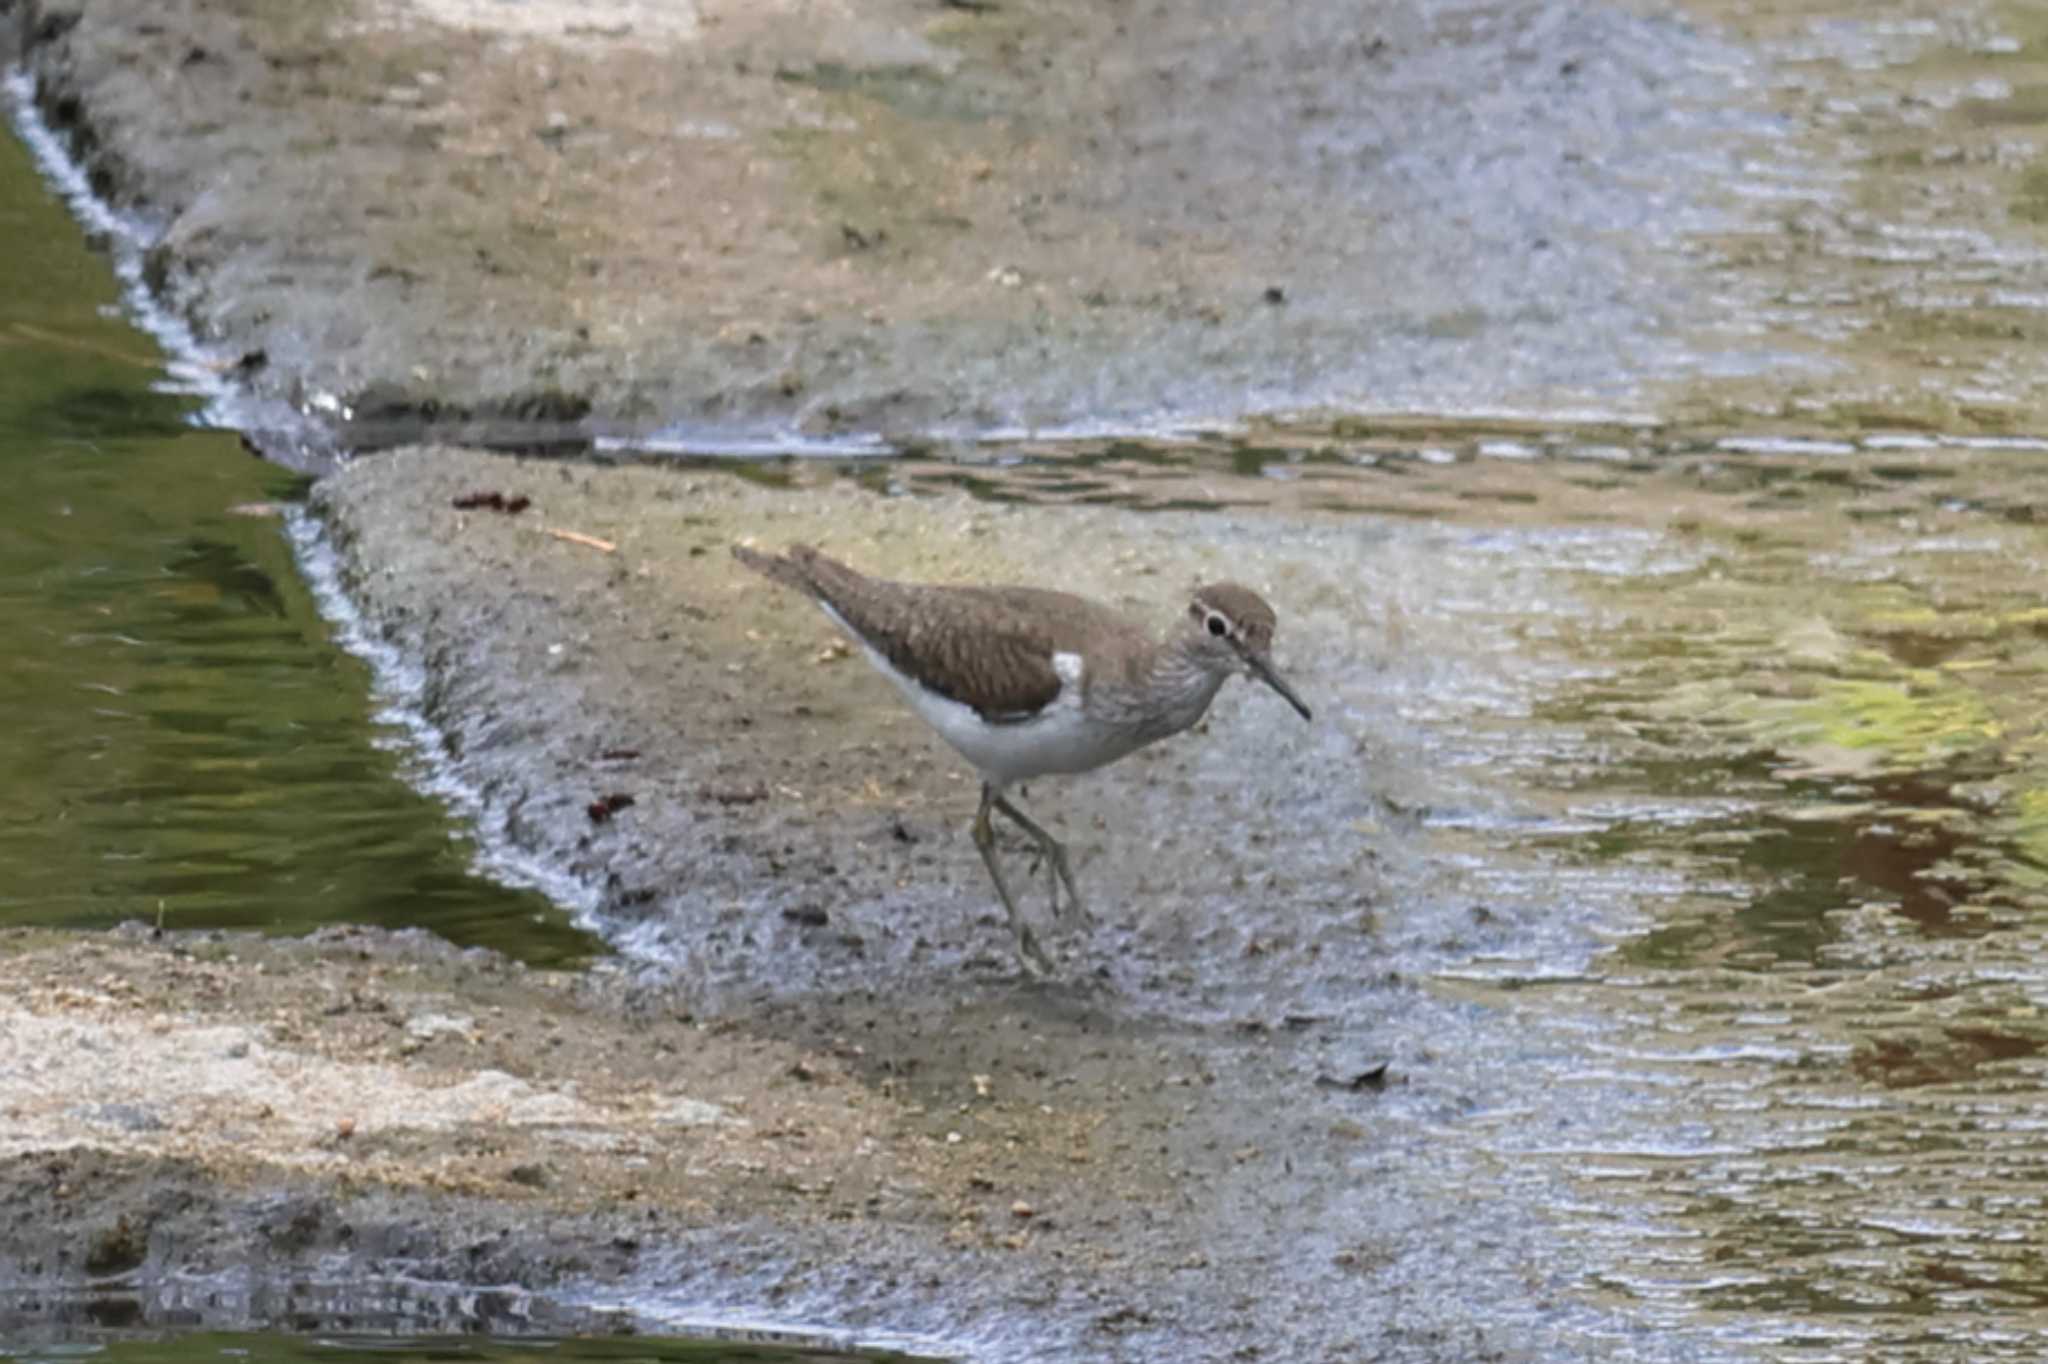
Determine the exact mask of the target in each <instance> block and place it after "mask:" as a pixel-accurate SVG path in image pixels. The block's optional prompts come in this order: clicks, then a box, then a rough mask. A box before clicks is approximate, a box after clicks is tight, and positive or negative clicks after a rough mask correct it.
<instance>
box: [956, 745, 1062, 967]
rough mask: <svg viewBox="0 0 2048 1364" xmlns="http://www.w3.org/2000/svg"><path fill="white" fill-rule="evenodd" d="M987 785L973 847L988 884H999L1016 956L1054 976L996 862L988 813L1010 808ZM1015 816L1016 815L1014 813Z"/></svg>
mask: <svg viewBox="0 0 2048 1364" xmlns="http://www.w3.org/2000/svg"><path fill="white" fill-rule="evenodd" d="M1007 804H1008V802H1006V801H1005V800H1004V799H1003V798H1002V797H1001V796H999V795H997V794H996V790H995V788H994V787H993V786H990V785H989V784H988V783H987V782H983V783H982V784H981V808H980V809H979V810H977V811H975V812H974V846H975V847H976V848H978V849H980V851H981V860H982V864H983V865H984V866H986V867H987V868H988V877H989V880H991V881H993V882H995V883H996V894H997V895H998V896H999V897H1001V899H1002V902H1003V909H1004V910H1005V911H1006V912H1007V913H1008V914H1009V916H1010V929H1011V931H1012V932H1014V933H1015V934H1016V935H1017V954H1018V956H1020V957H1022V958H1024V959H1025V960H1026V961H1027V962H1028V963H1030V964H1031V965H1034V966H1036V967H1037V968H1038V969H1039V970H1040V971H1043V972H1045V973H1047V974H1050V973H1051V972H1052V962H1051V960H1050V959H1048V958H1047V957H1046V955H1045V949H1044V948H1042V947H1040V946H1039V945H1038V938H1037V936H1036V935H1035V934H1033V933H1032V931H1031V925H1030V924H1027V923H1025V922H1024V918H1023V916H1022V915H1020V914H1018V913H1017V902H1016V901H1015V900H1013V899H1011V898H1010V888H1009V887H1008V886H1007V885H1005V884H1004V883H1003V869H1002V866H1001V865H1000V864H999V863H997V861H996V831H995V827H994V826H993V825H992V824H990V823H989V818H988V812H989V810H990V808H991V807H993V806H1004V805H1007ZM1012 813H1013V814H1014V812H1012Z"/></svg>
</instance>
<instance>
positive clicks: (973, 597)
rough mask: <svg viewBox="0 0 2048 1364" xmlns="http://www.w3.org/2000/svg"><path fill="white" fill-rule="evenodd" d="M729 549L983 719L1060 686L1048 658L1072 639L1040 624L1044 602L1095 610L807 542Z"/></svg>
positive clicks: (1018, 714) (1023, 706) (1022, 715)
mask: <svg viewBox="0 0 2048 1364" xmlns="http://www.w3.org/2000/svg"><path fill="white" fill-rule="evenodd" d="M733 554H734V556H735V557H736V558H738V559H739V560H740V562H741V563H743V564H745V565H747V567H749V568H752V569H754V570H756V571H757V572H760V573H763V574H766V575H767V576H768V577H770V578H773V579H774V580H775V581H777V582H779V583H782V584H784V585H786V586H789V587H794V588H796V589H797V590H798V591H800V592H803V593H806V594H807V595H809V596H810V597H812V598H813V599H814V600H816V601H817V602H818V603H820V604H821V605H823V606H826V607H828V608H830V610H831V611H832V613H833V614H834V615H836V616H838V617H839V619H840V620H842V621H844V622H845V623H846V625H847V628H848V629H850V630H852V631H853V633H854V634H855V635H856V636H858V637H859V638H860V639H861V640H863V641H865V642H866V643H867V644H868V645H869V647H871V648H873V649H874V650H875V651H876V652H877V653H879V654H881V655H882V657H884V658H886V659H888V660H889V662H890V664H891V666H893V667H894V668H895V669H896V670H897V671H898V672H901V673H903V674H904V675H905V676H907V677H911V678H914V679H916V681H917V682H918V683H919V684H920V685H921V686H924V687H926V688H929V689H930V690H932V691H934V692H937V693H938V694H939V695H941V696H945V697H949V698H951V699H952V700H955V701H958V702H960V703H961V704H962V705H965V706H968V707H971V708H972V709H973V710H974V711H975V713H976V714H978V715H980V716H981V717H982V718H983V719H985V720H988V721H989V722H990V723H993V724H1002V723H1007V722H1012V721H1016V720H1022V719H1026V718H1028V717H1029V716H1031V715H1033V714H1036V713H1037V712H1038V711H1039V710H1041V709H1043V708H1044V707H1045V706H1048V705H1050V704H1051V703H1052V701H1053V699H1054V698H1055V697H1057V696H1058V695H1059V694H1060V688H1061V686H1062V685H1064V684H1063V683H1062V681H1061V679H1060V675H1059V673H1058V672H1056V671H1054V669H1053V663H1052V655H1053V653H1054V651H1055V650H1058V649H1068V648H1073V647H1075V644H1074V642H1073V641H1071V640H1067V639H1065V638H1064V637H1063V636H1064V633H1065V631H1064V629H1055V628H1049V627H1048V625H1047V619H1048V618H1047V616H1046V614H1045V613H1044V611H1043V609H1042V608H1043V606H1044V604H1045V603H1046V601H1048V600H1051V601H1056V602H1058V603H1059V604H1060V605H1061V606H1062V607H1063V608H1064V614H1065V616H1066V617H1069V618H1071V617H1074V616H1076V613H1078V614H1080V615H1088V614H1090V613H1095V612H1097V611H1098V608H1096V607H1094V606H1093V605H1092V604H1090V603H1088V602H1086V601H1082V600H1081V599H1080V598H1078V597H1067V596H1066V595H1065V594H1063V593H1054V592H1037V591H1033V590H1031V589H1024V588H987V587H941V586H930V585H926V584H921V583H899V582H891V581H889V580H887V579H883V578H870V577H868V576H867V575H866V574H864V573H861V572H859V571H858V570H856V569H854V568H851V567H849V566H848V565H846V564H843V563H840V562H839V561H838V560H837V559H834V558H832V557H831V556H830V555H828V554H823V553H820V552H819V551H818V550H816V549H814V548H812V547H811V546H809V545H792V546H790V548H789V550H788V552H787V553H784V554H775V555H771V554H762V553H759V552H758V551H755V550H750V549H746V548H745V547H743V546H737V545H736V546H734V547H733ZM1034 606H1035V607H1038V608H1040V609H1031V608H1033V607H1034Z"/></svg>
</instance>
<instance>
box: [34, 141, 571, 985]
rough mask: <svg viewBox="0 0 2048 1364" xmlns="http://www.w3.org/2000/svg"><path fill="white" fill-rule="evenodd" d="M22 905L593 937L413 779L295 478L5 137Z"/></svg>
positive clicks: (46, 919)
mask: <svg viewBox="0 0 2048 1364" xmlns="http://www.w3.org/2000/svg"><path fill="white" fill-rule="evenodd" d="M0 240H4V241H5V242H6V243H7V248H6V250H4V251H0V469H4V471H5V492H4V494H0V628H4V631H5V637H6V641H7V645H6V648H5V650H4V651H0V714H4V715H5V716H6V723H5V724H4V725H0V770H4V771H5V772H6V773H7V780H6V781H5V782H4V783H0V923H36V924H56V925H68V926H78V927H87V926H104V925H108V924H112V923H116V922H119V921H121V920H123V919H130V918H142V919H147V920H152V921H153V920H156V919H157V918H158V917H159V916H161V918H162V921H163V922H164V923H166V924H167V925H170V926H173V927H182V928H194V927H203V926H243V927H259V928H270V929H304V928H307V927H310V926H312V925H315V924H320V923H334V922H352V923H373V924H385V925H391V926H403V925H422V926H425V927H429V928H432V929H434V930H436V931H437V932H440V933H443V934H445V935H446V936H448V937H449V938H452V939H454V940H455V941H457V942H463V943H471V942H489V943H491V944H492V945H494V946H497V947H500V948H503V949H505V950H507V951H510V952H513V953H515V954H518V955H522V956H525V957H527V958H529V959H532V960H540V961H560V960H568V959H573V958H575V957H578V956H580V955H582V954H585V953H587V952H588V951H589V950H590V949H591V944H590V941H589V940H588V939H587V938H585V937H584V936H583V935H581V934H580V933H578V932H576V931H575V930H573V929H572V928H570V927H569V926H568V924H567V922H566V919H565V916H564V914H563V913H562V912H561V911H560V910H557V909H555V908H554V907H552V906H551V905H549V904H548V902H547V901H546V900H545V899H544V898H543V897H541V896H540V895H538V894H536V893H532V892H526V891H519V890H513V889H507V888H505V887H503V886H499V885H496V884H493V883H491V882H490V881H487V880H484V879H482V878H480V877H477V876H475V875H472V874H471V872H470V870H469V868H470V863H471V860H472V857H473V855H474V850H473V849H472V848H471V847H470V846H469V845H468V843H467V842H466V841H465V839H464V838H463V837H462V836H461V835H460V834H459V833H458V831H457V828H456V825H455V823H454V821H453V820H452V819H451V818H450V816H449V814H448V813H447V811H446V810H445V809H444V808H443V807H442V806H441V805H440V804H439V803H438V802H436V801H433V800H429V799H427V798H425V797H423V796H421V795H419V794H417V793H416V792H414V791H413V790H411V789H410V788H409V787H407V786H406V784H405V783H404V781H403V780H402V778H401V764H402V763H403V762H404V761H405V759H404V758H403V757H402V756H401V755H400V753H398V752H397V751H394V749H395V741H396V739H397V738H398V737H399V735H400V728H399V727H398V726H397V725H395V724H393V723H390V722H373V721H372V720H371V719H370V718H369V712H370V710H371V708H372V707H371V702H370V688H371V679H370V675H369V669H368V668H366V667H365V666H364V665H363V664H362V663H361V662H360V661H359V660H357V659H356V658H354V657H352V656H351V655H349V654H348V653H347V652H345V651H343V650H342V649H340V648H337V647H336V646H335V644H334V643H333V642H332V640H331V639H330V630H329V627H328V626H327V624H326V623H325V622H323V621H322V619H321V616H320V613H319V612H318V610H316V608H315V603H314V601H313V599H312V597H311V595H310V594H309V592H308V590H307V588H306V586H305V585H304V583H303V582H302V581H301V580H300V577H299V574H298V572H297V569H296V568H295V566H294V564H293V558H292V549H291V545H290V543H289V541H288V539H287V536H286V534H285V528H284V522H283V519H282V511H281V509H280V508H279V507H278V505H277V504H280V503H283V502H287V501H289V500H290V499H292V498H295V497H296V496H297V495H298V494H299V492H300V487H299V484H298V481H297V480H296V478H295V477H294V476H293V475H290V474H287V473H285V472H283V471H280V470H278V469H276V468H274V467H272V466H269V465H266V464H264V463H262V462H261V461H259V460H256V459H252V458H250V457H249V456H248V455H247V454H244V453H243V452H242V451H241V450H240V449H239V448H238V446H237V442H236V438H235V437H234V435H233V434H232V433H228V432H222V431H209V430H200V429H196V428H194V427H193V426H192V425H191V424H190V422H189V417H190V415H191V414H192V413H193V412H194V411H195V410H197V408H198V406H199V399H198V398H197V397H196V396H194V395H193V394H192V393H190V392H180V391H175V389H174V387H173V386H172V385H169V384H168V383H167V381H166V380H165V378H164V375H165V357H164V356H163V355H162V354H161V352H160V351H159V350H158V349H157V347H156V346H155V345H154V344H153V343H152V342H151V340H150V339H149V338H148V337H146V336H144V335H142V334H141V333H140V332H138V331H136V330H135V328H133V327H132V326H130V325H129V324H128V323H127V322H125V321H124V320H122V318H121V316H120V315H119V312H118V309H117V307H116V303H117V288H116V284H115V280H114V278H113V274H112V272H111V271H110V270H109V268H108V264H107V261H106V258H105V257H104V256H101V255H96V254H94V253H93V252H92V251H90V250H88V249H87V246H86V244H85V243H84V242H82V241H81V240H80V239H79V234H78V228H77V225H76V224H75V223H74V222H73V221H72V220H71V219H70V218H69V217H68V216H67V215H66V214H65V212H64V209H63V207H62V206H61V205H59V204H58V203H56V202H55V201H54V200H53V199H52V198H51V196H50V193H49V190H48V187H47V186H46V185H45V184H44V183H43V182H42V180H41V178H40V177H39V176H38V175H37V174H36V171H35V168H34V167H33V165H32V164H31V162H30V160H29V157H28V155H27V154H26V152H25V151H24V149H23V148H22V146H21V145H20V144H19V143H17V142H16V141H15V140H14V139H12V138H10V137H0Z"/></svg>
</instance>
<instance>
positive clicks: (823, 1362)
mask: <svg viewBox="0 0 2048 1364" xmlns="http://www.w3.org/2000/svg"><path fill="white" fill-rule="evenodd" d="M910 1358H911V1356H908V1355H897V1354H888V1355H876V1354H865V1355H849V1354H842V1353H840V1352H837V1351H833V1350H827V1349H822V1348H813V1347H809V1346H803V1345H743V1344H732V1343H729V1342H725V1341H689V1340H664V1339H660V1338H653V1337H642V1336H632V1335H626V1336H620V1337H618V1338H615V1339H607V1338H602V1337H600V1338H587V1337H586V1338H575V1337H562V1338H549V1337H545V1336H540V1337H535V1338H533V1339H531V1340H508V1339H487V1338H481V1337H475V1336H402V1335H401V1336H363V1335H352V1334H350V1333H347V1332H331V1333H322V1334H314V1335H303V1336H289V1335H271V1334H256V1335H241V1334H224V1333H217V1332H206V1333H201V1334H193V1335H185V1336H167V1337H162V1338H156V1339H150V1338H141V1337H137V1338H129V1339H123V1340H114V1341H109V1342H106V1343H103V1344H95V1345H88V1346H78V1345H70V1344H62V1343H53V1344H47V1345H29V1344H22V1345H10V1344H4V1343H0V1359H7V1360H19V1361H21V1364H79V1361H85V1360H91V1361H97V1364H223V1362H225V1364H429V1361H431V1364H459V1362H460V1361H475V1364H540V1362H541V1361H547V1364H853V1362H854V1361H858V1360H876V1361H883V1360H904V1361H908V1360H909V1359H910Z"/></svg>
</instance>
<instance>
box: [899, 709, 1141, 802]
mask: <svg viewBox="0 0 2048 1364" xmlns="http://www.w3.org/2000/svg"><path fill="white" fill-rule="evenodd" d="M903 690H904V694H905V695H906V696H908V697H909V698H910V704H911V705H913V706H915V707H916V708H917V713H918V714H919V715H922V716H923V717H924V720H925V723H926V724H928V725H930V726H931V727H932V728H933V729H935V730H937V731H938V732H939V737H940V738H942V739H944V740H945V741H946V742H947V743H949V744H951V745H952V746H953V747H954V748H956V749H958V750H959V752H960V756H962V757H963V758H965V759H967V761H968V762H970V763H972V764H974V767H975V770H977V771H978V772H980V773H981V775H982V777H983V779H984V780H986V781H989V782H992V783H994V784H995V785H996V786H1008V785H1011V784H1012V783H1015V782H1020V781H1029V780H1031V779H1032V778H1033V777H1045V776H1052V775H1054V774H1057V773H1065V772H1086V771H1088V770H1089V769H1091V768H1096V767H1100V766H1102V765H1103V764H1104V763H1107V762H1113V761H1115V760H1116V759H1118V758H1121V757H1122V756H1123V755H1124V754H1126V753H1128V752H1130V751H1131V749H1132V748H1134V747H1136V745H1135V744H1134V743H1130V742H1127V741H1126V738H1125V736H1124V735H1123V733H1122V732H1120V731H1118V730H1114V729H1107V728H1104V727H1103V726H1101V725H1097V724H1094V723H1091V722H1090V721H1089V720H1088V718H1087V716H1086V715H1085V714H1084V713H1083V711H1082V709H1081V706H1080V703H1079V702H1078V701H1077V700H1075V699H1073V696H1074V692H1073V689H1071V688H1070V689H1069V690H1068V691H1067V692H1065V693H1063V694H1062V696H1061V697H1060V699H1059V700H1057V701H1055V702H1053V704H1052V705H1050V706H1048V707H1046V708H1045V709H1044V710H1042V711H1040V712H1039V713H1038V714H1037V715H1034V716H1033V717H1031V718H1030V719H1029V720H1018V721H1014V722H1012V723H1009V724H1000V725H992V724H990V723H988V721H986V720H984V719H982V718H981V716H979V715H977V714H976V713H975V712H974V710H973V709H972V708H971V707H969V706H963V705H961V704H960V703H959V702H958V701H949V700H947V699H946V698H945V697H943V696H940V695H938V694H937V693H935V692H929V691H926V690H925V689H924V688H922V687H919V686H916V685H915V684H912V685H910V686H908V687H905V688H904V689H903Z"/></svg>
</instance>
